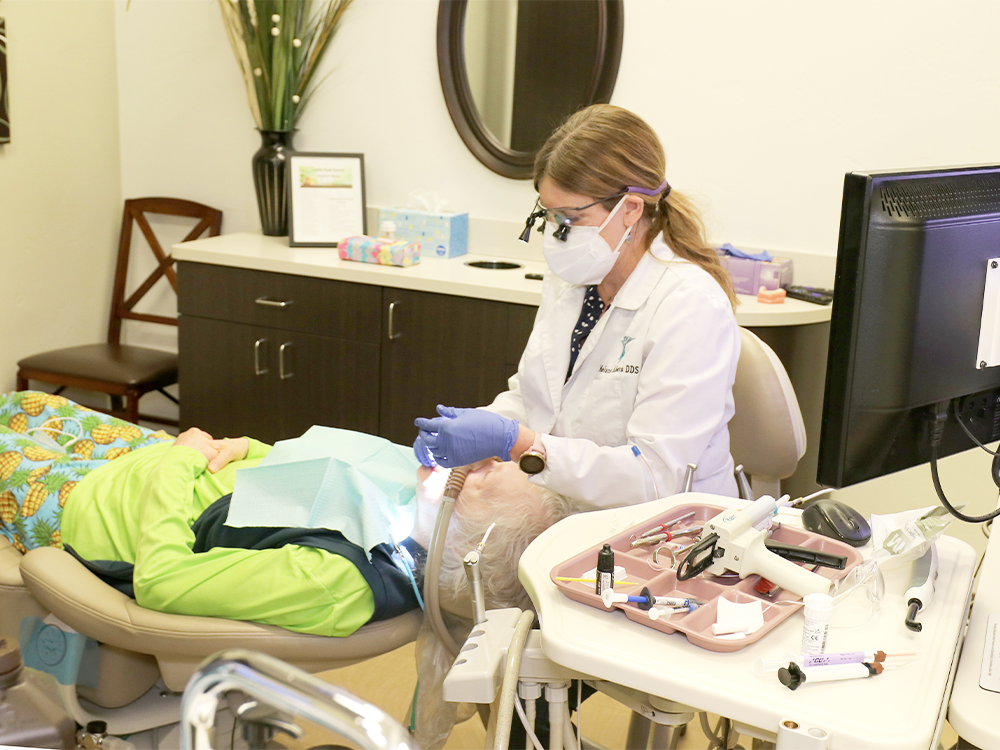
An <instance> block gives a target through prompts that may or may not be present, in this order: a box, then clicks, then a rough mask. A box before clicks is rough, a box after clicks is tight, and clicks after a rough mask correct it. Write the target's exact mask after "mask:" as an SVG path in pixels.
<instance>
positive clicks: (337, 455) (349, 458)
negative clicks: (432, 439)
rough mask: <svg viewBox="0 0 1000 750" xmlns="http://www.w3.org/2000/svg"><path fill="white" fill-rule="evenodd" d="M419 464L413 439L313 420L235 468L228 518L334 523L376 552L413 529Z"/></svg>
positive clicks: (248, 522) (256, 522)
mask: <svg viewBox="0 0 1000 750" xmlns="http://www.w3.org/2000/svg"><path fill="white" fill-rule="evenodd" d="M418 466H419V463H418V462H417V459H416V457H415V456H414V455H413V449H412V448H411V447H409V446H407V447H403V446H400V445H394V444H393V443H390V442H389V441H388V440H386V439H384V438H380V437H376V436H374V435H367V434H364V433H360V432H353V431H351V430H339V429H335V428H332V427H320V426H315V427H310V428H309V430H308V431H307V432H306V433H305V434H304V435H303V436H302V437H299V438H294V439H292V440H281V441H278V442H277V443H276V444H275V446H274V447H273V448H272V449H271V452H270V453H268V454H267V456H265V457H264V459H263V460H262V461H261V462H260V463H259V464H258V465H257V466H254V467H252V468H247V469H240V470H239V471H237V472H236V486H235V488H234V489H233V499H232V502H231V503H230V506H229V516H228V518H227V519H226V525H227V526H236V527H243V526H267V527H297V528H307V529H313V528H323V529H332V530H334V531H339V532H340V533H341V534H343V535H344V538H345V539H347V540H348V541H349V542H352V543H353V544H356V545H358V546H359V547H361V548H362V549H363V550H365V552H366V554H368V556H369V559H370V558H371V549H372V547H375V546H377V545H379V544H383V543H384V544H390V545H391V544H393V543H394V541H395V540H402V539H403V538H405V537H406V536H407V535H408V534H409V532H410V529H412V527H413V516H414V510H415V497H416V489H415V486H416V471H417V467H418Z"/></svg>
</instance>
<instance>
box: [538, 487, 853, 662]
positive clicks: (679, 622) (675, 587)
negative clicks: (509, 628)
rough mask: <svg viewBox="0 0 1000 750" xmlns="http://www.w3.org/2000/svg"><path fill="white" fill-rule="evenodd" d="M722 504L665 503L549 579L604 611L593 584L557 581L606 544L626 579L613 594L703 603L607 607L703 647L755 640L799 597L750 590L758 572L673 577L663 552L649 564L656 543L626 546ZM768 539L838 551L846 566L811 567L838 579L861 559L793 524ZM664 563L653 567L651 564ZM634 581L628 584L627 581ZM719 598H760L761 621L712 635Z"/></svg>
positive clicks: (591, 560)
mask: <svg viewBox="0 0 1000 750" xmlns="http://www.w3.org/2000/svg"><path fill="white" fill-rule="evenodd" d="M723 510H725V509H724V508H721V507H718V506H715V505H704V504H700V503H699V504H694V503H692V504H691V505H681V506H678V507H675V508H671V509H670V510H669V511H667V512H666V513H663V514H662V515H661V516H657V517H655V518H650V519H648V520H646V521H643V522H642V523H640V524H637V525H635V526H633V527H631V528H629V529H626V530H625V531H623V532H621V533H619V534H616V535H615V536H613V537H610V538H609V539H605V540H604V541H603V542H601V543H600V544H598V545H596V546H595V547H591V548H590V549H588V550H586V551H585V552H582V553H581V554H578V555H575V556H574V557H571V558H570V559H569V560H566V561H565V562H562V563H560V564H559V565H557V566H556V567H554V568H553V569H552V572H551V573H550V574H549V575H550V577H551V578H552V582H553V583H555V585H556V586H558V587H559V588H560V589H561V590H562V592H563V593H564V594H565V595H566V596H568V597H569V598H570V599H573V600H574V601H577V602H581V603H583V604H589V605H590V606H592V607H597V608H598V609H602V610H605V611H611V610H606V609H605V607H604V603H603V602H602V601H601V598H600V597H599V596H597V594H596V592H595V584H593V583H580V582H575V581H559V580H556V579H557V578H559V577H562V578H582V577H583V575H584V574H585V573H587V572H589V571H592V570H593V569H594V568H595V567H596V565H597V553H598V551H599V550H600V549H601V547H603V546H604V545H605V544H610V545H611V549H613V550H614V552H615V566H616V567H622V568H624V569H625V580H626V581H630V582H632V584H629V585H624V586H623V585H621V584H618V583H616V584H615V592H616V593H619V594H638V593H639V592H640V591H642V589H643V587H644V586H648V587H649V589H650V591H652V593H653V595H654V596H686V597H691V598H694V599H698V600H699V601H703V602H705V604H704V605H703V606H701V607H698V609H696V610H695V611H694V612H689V613H687V614H675V615H673V616H671V617H661V618H660V619H658V620H653V619H651V618H650V617H649V614H648V613H647V612H645V611H643V610H641V609H639V607H638V606H636V605H635V604H614V605H613V607H612V608H613V609H620V610H622V611H624V612H625V615H626V616H627V617H628V618H629V619H630V620H634V621H635V622H638V623H642V624H643V625H646V626H647V627H650V628H655V629H656V630H661V631H663V632H664V633H673V632H675V631H680V632H682V633H684V634H685V635H686V636H687V638H688V640H689V641H691V643H694V644H695V645H697V646H701V647H702V648H706V649H708V650H709V651H738V650H739V649H741V648H743V647H745V646H748V645H750V644H751V643H754V642H756V641H758V640H760V639H761V638H762V637H764V635H766V634H767V633H768V632H769V631H770V630H772V629H773V628H774V627H775V626H776V625H777V624H778V623H779V622H782V621H783V620H785V619H786V618H787V617H789V616H790V615H792V614H794V613H795V612H796V611H798V610H799V607H797V606H793V605H792V604H791V602H797V601H801V599H802V597H800V596H799V595H798V594H794V593H792V592H791V591H786V590H785V589H778V591H776V592H775V593H773V594H772V595H770V596H766V595H763V594H759V593H757V592H756V591H755V590H754V587H755V586H756V585H757V582H758V581H759V580H760V576H757V575H751V576H747V577H746V578H744V579H740V578H739V577H737V576H736V574H733V575H731V576H730V575H725V576H718V577H717V576H710V575H706V574H703V575H701V576H697V577H695V578H691V579H689V580H687V581H678V580H677V573H676V568H675V569H669V568H668V567H667V566H668V565H669V557H665V556H664V555H661V556H660V564H656V563H653V552H654V550H656V548H657V547H658V546H660V545H652V546H650V547H637V548H636V549H632V548H631V547H630V546H629V545H630V542H631V539H632V536H633V535H635V536H638V535H639V534H641V533H642V532H644V531H646V530H647V529H651V528H653V527H654V526H656V525H657V524H661V523H667V522H668V521H671V520H673V519H675V518H677V517H678V516H683V515H685V514H687V513H690V512H692V511H694V516H693V517H692V518H691V519H689V520H685V521H681V522H680V523H679V524H678V528H687V527H689V526H695V525H698V526H700V525H702V524H703V523H704V522H705V521H707V520H709V519H711V518H714V517H715V516H717V515H718V514H719V513H721V512H722V511H723ZM770 538H771V539H773V540H774V541H777V542H784V543H785V544H793V545H796V546H798V547H807V548H809V549H815V550H820V551H822V552H827V553H830V554H834V555H843V556H845V557H846V558H847V565H846V566H845V567H844V570H834V569H833V568H823V567H820V568H817V569H816V573H818V574H819V575H821V576H823V577H825V578H829V579H830V580H837V579H839V578H843V577H844V576H845V575H847V573H848V572H849V571H850V569H851V568H853V567H854V566H855V565H857V564H858V563H859V562H861V560H862V557H861V553H860V552H858V550H856V549H855V548H854V547H851V546H849V545H847V544H844V543H843V542H838V541H836V540H834V539H829V538H827V537H825V536H820V535H819V534H814V533H813V532H811V531H806V530H805V529H799V528H793V527H790V526H785V525H782V526H780V527H779V528H776V529H775V530H774V531H773V532H772V533H771V537H770ZM696 540H697V537H693V538H686V537H682V538H679V539H678V540H677V541H678V542H679V543H681V544H685V543H688V542H693V541H696ZM653 565H656V567H657V568H665V570H662V571H658V570H655V569H654V568H653ZM633 584H634V585H633ZM720 597H724V598H726V599H728V600H729V601H732V602H736V603H742V602H751V601H755V600H756V601H760V602H761V603H762V604H763V605H764V606H763V609H764V625H763V627H761V628H758V629H757V630H756V631H755V632H753V633H750V634H749V635H744V636H731V635H726V636H716V635H715V634H713V633H712V625H713V623H715V620H716V610H717V609H718V606H719V604H718V600H719V598H720Z"/></svg>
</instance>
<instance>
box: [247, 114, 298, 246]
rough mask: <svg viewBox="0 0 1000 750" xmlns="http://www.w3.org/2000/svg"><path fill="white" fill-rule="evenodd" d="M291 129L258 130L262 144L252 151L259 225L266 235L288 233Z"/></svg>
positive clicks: (276, 235) (281, 235) (273, 235)
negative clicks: (288, 176) (288, 177)
mask: <svg viewBox="0 0 1000 750" xmlns="http://www.w3.org/2000/svg"><path fill="white" fill-rule="evenodd" d="M293 132H294V131H291V130H261V131H260V138H261V141H262V144H261V147H260V148H259V149H258V150H257V153H256V154H254V155H253V160H252V161H251V164H252V165H253V184H254V188H255V189H256V190H257V208H258V209H259V210H260V225H261V228H262V229H263V230H264V234H266V235H267V236H269V237H284V236H286V235H287V234H288V185H287V184H286V178H285V175H286V168H287V160H288V155H289V154H290V153H291V151H292V133H293Z"/></svg>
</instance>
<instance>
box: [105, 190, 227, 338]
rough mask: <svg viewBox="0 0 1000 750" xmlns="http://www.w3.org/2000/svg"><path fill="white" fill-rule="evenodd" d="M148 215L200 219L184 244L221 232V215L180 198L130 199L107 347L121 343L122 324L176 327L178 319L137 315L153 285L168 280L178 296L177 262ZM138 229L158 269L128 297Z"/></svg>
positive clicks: (124, 216)
mask: <svg viewBox="0 0 1000 750" xmlns="http://www.w3.org/2000/svg"><path fill="white" fill-rule="evenodd" d="M146 214H165V215H168V216H188V217H191V218H193V219H198V222H197V223H196V224H195V226H194V228H193V229H192V230H191V231H190V232H189V233H188V235H187V236H186V237H185V238H184V239H183V242H188V241H190V240H196V239H198V238H199V237H201V236H202V235H203V234H204V233H205V232H206V231H207V232H208V236H209V237H215V236H216V235H218V234H219V232H221V231H222V212H221V211H219V210H218V209H215V208H211V207H210V206H205V205H202V204H201V203H195V202H194V201H186V200H181V199H180V198H130V199H128V200H126V201H125V211H124V214H123V216H122V232H121V238H120V240H119V242H118V262H117V265H116V267H115V282H114V286H113V289H112V296H111V321H110V323H109V325H108V343H109V344H119V343H121V333H122V320H126V319H127V320H143V321H146V322H147V323H162V324H164V325H173V326H176V325H177V318H176V317H169V316H165V315H152V314H147V313H139V312H135V310H134V308H135V306H136V304H137V303H138V302H139V300H141V299H142V298H143V296H144V295H145V294H146V292H148V291H149V290H150V289H151V288H152V287H153V285H154V284H155V283H156V282H157V281H159V280H160V278H161V277H164V276H165V277H166V278H167V281H169V282H170V286H171V287H173V290H174V292H175V293H176V292H177V272H176V270H175V269H174V258H173V255H171V254H170V253H168V252H165V251H164V249H163V247H162V246H161V245H160V242H159V240H158V239H157V238H156V234H155V233H154V232H153V229H152V227H151V226H150V224H149V220H148V219H147V217H146ZM133 224H136V225H138V227H139V229H140V231H141V232H142V234H143V236H144V237H145V238H146V242H147V243H149V248H150V250H152V252H153V255H154V256H156V262H157V266H156V269H155V270H154V271H153V272H152V273H151V274H150V275H149V276H148V277H147V278H146V280H145V281H143V282H142V283H141V284H139V286H138V287H137V288H136V290H135V291H134V292H132V294H131V295H130V296H129V297H128V298H126V297H125V281H126V279H127V277H128V267H129V253H130V251H131V247H132V225H133Z"/></svg>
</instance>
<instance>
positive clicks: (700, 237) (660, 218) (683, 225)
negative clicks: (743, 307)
mask: <svg viewBox="0 0 1000 750" xmlns="http://www.w3.org/2000/svg"><path fill="white" fill-rule="evenodd" d="M661 232H662V233H663V239H664V241H665V242H666V243H667V244H668V245H669V246H670V247H671V249H673V251H674V253H675V254H676V255H678V256H680V257H681V258H684V259H685V260H689V261H691V262H692V263H697V264H698V265H699V266H701V267H702V268H704V269H705V270H706V271H707V272H708V273H709V274H710V275H711V276H712V278H713V279H715V280H716V281H717V282H719V286H721V287H722V290H723V291H724V292H725V293H726V296H727V297H729V302H730V304H731V305H732V306H733V309H736V305H738V304H739V300H738V299H737V297H736V290H735V289H734V288H733V281H732V279H731V278H730V277H729V272H728V271H727V270H726V269H725V268H723V266H722V261H721V260H719V255H718V253H716V252H715V250H714V249H713V248H712V247H711V246H710V245H709V244H708V242H707V241H706V240H705V224H704V222H703V221H702V219H701V216H700V215H699V214H698V211H697V209H696V208H695V207H694V204H693V203H692V202H691V200H690V199H689V198H688V197H687V196H686V195H682V194H680V193H678V192H677V191H675V190H671V191H670V193H669V195H665V196H663V199H662V200H660V201H659V202H658V203H657V210H656V212H655V214H654V215H653V217H652V220H651V222H650V229H649V237H650V238H652V237H655V236H656V235H657V234H660V233H661Z"/></svg>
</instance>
